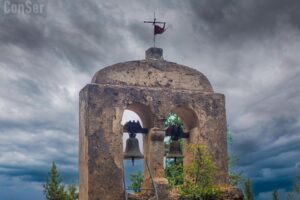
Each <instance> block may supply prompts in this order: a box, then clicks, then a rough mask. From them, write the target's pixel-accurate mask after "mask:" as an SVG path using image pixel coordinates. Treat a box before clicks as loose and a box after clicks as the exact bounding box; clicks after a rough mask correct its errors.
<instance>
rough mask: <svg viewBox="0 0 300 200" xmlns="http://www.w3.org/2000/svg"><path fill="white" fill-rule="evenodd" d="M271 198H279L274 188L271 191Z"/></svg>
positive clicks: (274, 199)
mask: <svg viewBox="0 0 300 200" xmlns="http://www.w3.org/2000/svg"><path fill="white" fill-rule="evenodd" d="M272 198H273V200H279V195H278V191H277V190H274V191H273V192H272Z"/></svg>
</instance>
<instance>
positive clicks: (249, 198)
mask: <svg viewBox="0 0 300 200" xmlns="http://www.w3.org/2000/svg"><path fill="white" fill-rule="evenodd" d="M244 184H245V185H244V187H245V188H244V194H245V200H253V199H254V198H253V192H252V186H251V181H250V179H249V178H248V179H247V180H246V181H245V183H244Z"/></svg>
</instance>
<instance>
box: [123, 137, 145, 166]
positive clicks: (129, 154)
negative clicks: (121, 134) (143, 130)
mask: <svg viewBox="0 0 300 200" xmlns="http://www.w3.org/2000/svg"><path fill="white" fill-rule="evenodd" d="M143 158H144V156H143V154H142V153H141V151H140V147H139V141H138V139H136V138H135V137H130V138H128V139H127V141H126V148H125V152H124V159H131V160H132V166H134V159H143Z"/></svg>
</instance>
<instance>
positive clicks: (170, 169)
mask: <svg viewBox="0 0 300 200" xmlns="http://www.w3.org/2000/svg"><path fill="white" fill-rule="evenodd" d="M165 177H166V178H167V179H168V181H169V184H170V185H171V186H176V185H181V184H183V163H182V159H179V158H177V160H176V162H175V160H171V161H167V163H166V168H165Z"/></svg>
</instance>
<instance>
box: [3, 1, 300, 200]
mask: <svg viewBox="0 0 300 200" xmlns="http://www.w3.org/2000/svg"><path fill="white" fill-rule="evenodd" d="M0 2H1V4H0V5H1V6H0V9H1V10H0V199H4V200H6V199H7V200H24V196H26V197H27V198H26V199H42V187H41V185H42V183H43V182H44V180H45V176H46V175H47V172H48V170H49V167H50V165H51V162H52V161H56V162H57V163H58V167H59V170H60V172H61V173H62V175H63V177H64V180H65V181H66V182H68V183H69V182H78V168H77V162H78V153H77V152H78V93H79V91H80V89H81V88H83V87H84V86H85V84H87V83H89V82H90V81H91V78H92V76H93V74H94V73H95V72H96V71H97V70H99V69H101V68H103V67H105V66H107V65H111V64H114V63H116V62H122V61H128V60H137V59H143V58H144V52H145V50H146V49H147V48H149V47H150V46H151V45H152V33H153V29H152V27H151V25H150V24H144V23H143V21H144V20H152V19H153V11H155V12H156V16H157V18H158V20H163V21H166V22H167V27H168V29H167V31H166V32H165V33H164V34H163V35H159V36H158V37H157V46H159V47H161V48H163V49H164V58H165V59H166V60H169V61H173V62H177V63H180V64H184V65H187V66H190V67H193V68H195V69H198V70H199V71H201V72H202V73H204V74H205V75H206V76H207V77H208V79H209V80H210V81H211V83H212V86H213V88H214V90H215V91H216V92H219V93H224V94H225V96H226V109H227V119H228V124H229V126H230V130H231V133H232V137H233V142H232V144H231V150H232V152H233V153H234V154H235V155H237V156H238V157H239V158H240V163H239V164H238V167H239V169H240V170H243V171H244V176H245V177H249V178H251V180H252V181H253V183H254V191H255V195H256V197H257V199H261V200H265V199H269V198H270V197H271V191H272V190H273V189H275V188H277V189H280V192H281V194H282V195H283V194H284V192H286V191H289V190H290V189H291V187H292V181H293V177H294V176H295V173H296V169H297V166H298V165H299V164H300V105H299V103H300V56H299V52H300V35H299V34H300V12H299V10H300V2H299V0H285V1H282V0H259V1H258V0H256V1H254V0H194V1H180V0H165V1H159V0H154V1H148V0H136V1H128V0H126V1H124V0H118V1H102V0H84V1H80V0H72V1H70V0H69V1H67V0H51V1H50V0H49V1H46V0H40V1H39V2H40V4H41V5H45V10H44V12H42V13H41V14H40V15H34V14H26V13H24V14H21V13H17V14H7V13H6V12H5V11H7V10H4V6H5V4H4V3H5V2H14V1H12V0H0Z"/></svg>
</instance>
